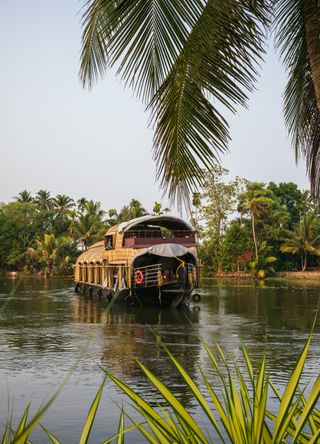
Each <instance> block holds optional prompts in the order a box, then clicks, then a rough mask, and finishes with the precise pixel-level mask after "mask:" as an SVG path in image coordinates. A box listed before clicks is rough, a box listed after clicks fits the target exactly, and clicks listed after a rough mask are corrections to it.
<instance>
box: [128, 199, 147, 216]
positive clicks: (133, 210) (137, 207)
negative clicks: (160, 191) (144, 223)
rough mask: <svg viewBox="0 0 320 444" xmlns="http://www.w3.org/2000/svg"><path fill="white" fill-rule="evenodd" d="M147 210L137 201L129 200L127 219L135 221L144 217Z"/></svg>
mask: <svg viewBox="0 0 320 444" xmlns="http://www.w3.org/2000/svg"><path fill="white" fill-rule="evenodd" d="M146 214H147V210H146V209H145V208H143V206H142V203H141V202H140V201H139V200H138V199H131V200H130V202H129V218H130V219H136V218H137V217H141V216H145V215H146Z"/></svg>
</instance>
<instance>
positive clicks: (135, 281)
mask: <svg viewBox="0 0 320 444" xmlns="http://www.w3.org/2000/svg"><path fill="white" fill-rule="evenodd" d="M160 275H161V276H162V267H161V264H154V265H146V266H145V267H137V268H134V269H133V273H132V277H131V284H132V287H133V288H145V287H157V286H159V284H160V283H161V282H160V279H161V278H160Z"/></svg>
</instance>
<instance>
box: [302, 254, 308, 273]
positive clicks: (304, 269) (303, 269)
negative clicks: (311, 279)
mask: <svg viewBox="0 0 320 444" xmlns="http://www.w3.org/2000/svg"><path fill="white" fill-rule="evenodd" d="M307 254H308V253H307V252H306V251H305V252H304V253H303V267H302V271H306V268H307Z"/></svg>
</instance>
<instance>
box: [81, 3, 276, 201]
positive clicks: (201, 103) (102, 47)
mask: <svg viewBox="0 0 320 444" xmlns="http://www.w3.org/2000/svg"><path fill="white" fill-rule="evenodd" d="M266 2H267V0H256V1H254V2H253V1H250V0H238V1H235V0H224V1H223V2H222V1H220V0H207V1H202V0H193V1H189V2H187V1H176V0H165V1H164V0H135V1H125V2H124V1H120V2H119V1H118V0H109V1H105V0H88V2H87V3H86V6H85V11H84V14H83V45H82V54H81V67H80V77H81V79H82V82H83V84H84V85H85V86H89V87H91V86H92V84H93V83H94V81H95V80H96V79H97V78H98V77H99V76H100V75H101V76H103V75H104V73H105V71H106V69H108V68H110V67H112V66H114V65H115V64H118V74H119V75H120V76H121V78H122V79H123V80H124V82H125V83H126V84H129V85H130V86H131V87H132V88H133V90H134V92H135V93H136V94H137V96H138V97H140V98H141V100H142V101H143V102H144V103H145V104H146V105H147V108H148V110H149V111H150V113H151V121H152V122H153V124H154V126H155V134H154V146H153V149H154V158H155V161H156V164H157V178H158V179H159V178H160V179H161V185H162V187H163V188H164V190H165V191H167V192H168V194H169V197H170V198H172V199H174V198H178V203H179V202H180V203H181V198H184V199H186V200H187V201H189V195H190V192H192V191H193V189H194V188H195V187H197V186H198V184H199V183H200V184H202V183H203V182H204V179H205V177H204V171H203V166H205V167H208V168H210V167H212V166H213V165H214V164H215V163H216V162H217V161H218V159H219V154H220V153H221V152H225V151H226V150H227V146H228V141H229V138H230V136H229V127H228V124H227V122H226V120H225V117H224V116H223V112H224V111H223V110H225V111H232V112H235V110H236V106H237V105H239V104H240V105H245V104H246V103H247V93H248V92H250V91H252V89H253V83H254V80H255V77H256V74H257V66H258V62H259V61H260V58H261V56H262V54H263V52H264V50H263V40H264V34H265V28H264V27H265V25H266V24H267V23H268V18H267V16H268V13H269V10H268V8H266Z"/></svg>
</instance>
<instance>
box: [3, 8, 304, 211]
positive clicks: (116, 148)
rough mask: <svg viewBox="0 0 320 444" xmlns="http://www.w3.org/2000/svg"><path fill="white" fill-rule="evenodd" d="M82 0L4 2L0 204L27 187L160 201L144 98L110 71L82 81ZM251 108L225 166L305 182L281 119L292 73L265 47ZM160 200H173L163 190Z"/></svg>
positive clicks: (238, 118) (109, 199) (113, 200)
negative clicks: (91, 83)
mask: <svg viewBox="0 0 320 444" xmlns="http://www.w3.org/2000/svg"><path fill="white" fill-rule="evenodd" d="M82 5H83V3H81V2H78V1H75V0H68V1H66V0H55V1H52V0H29V1H28V2H26V1H25V0H16V1H15V2H8V1H5V0H0V54H1V69H0V150H1V151H0V152H1V158H0V159H1V164H0V165H1V170H0V202H8V201H10V200H11V199H12V198H13V196H16V195H17V194H18V193H19V192H20V191H22V190H25V189H26V190H28V191H30V192H32V194H35V193H36V192H37V191H38V190H40V189H46V190H49V191H51V194H52V195H53V196H55V195H56V194H67V195H69V196H71V197H73V198H74V199H79V198H80V197H86V198H88V199H93V200H95V201H100V202H101V203H102V207H103V208H104V209H105V210H107V209H110V208H117V209H119V208H121V207H122V206H123V205H125V204H127V203H128V202H129V200H130V199H131V198H135V199H139V200H140V201H141V202H142V203H143V205H144V206H145V207H146V208H147V210H149V211H151V210H152V207H153V203H154V202H155V201H156V200H158V201H161V199H162V191H161V190H160V189H159V183H157V182H156V181H155V165H154V162H153V160H152V131H151V129H148V114H147V113H146V112H145V111H144V107H143V105H142V104H141V103H140V102H139V101H138V100H137V99H136V98H135V97H133V95H132V92H131V91H130V90H129V89H125V88H124V86H123V85H122V84H121V83H120V81H119V80H118V79H116V78H115V76H114V73H112V72H108V73H107V75H106V77H105V78H104V79H103V80H101V81H100V82H99V83H98V84H97V85H96V86H95V87H94V88H93V89H92V90H91V91H88V90H84V89H83V88H82V85H81V84H80V82H79V79H78V71H79V57H80V49H81V13H80V9H81V6H82ZM265 60H266V62H265V64H264V65H263V69H262V73H261V77H260V79H259V81H258V83H257V85H256V86H257V90H256V91H255V92H254V93H253V94H252V95H251V98H250V101H249V104H248V110H245V109H240V110H239V112H238V113H237V114H236V115H233V116H231V117H230V118H229V123H230V127H231V137H232V141H231V143H230V152H229V153H228V154H226V155H224V156H222V157H221V163H222V166H223V167H225V168H227V169H229V171H230V179H231V178H233V177H235V176H240V177H245V178H247V179H250V180H254V181H262V182H269V181H274V182H287V181H292V182H295V183H297V184H298V186H299V187H300V188H308V186H309V184H308V180H307V178H306V174H305V164H304V161H303V160H300V162H299V164H298V166H297V165H296V163H295V154H294V152H293V150H292V148H291V147H290V139H289V137H288V135H287V131H286V129H285V126H284V123H283V118H282V91H283V88H284V84H285V78H286V77H285V74H284V72H283V69H282V67H281V65H280V63H279V62H278V57H277V56H276V55H275V54H274V52H273V50H272V48H270V50H268V53H267V55H266V58H265ZM162 202H163V205H164V206H167V204H168V202H167V200H166V199H165V198H164V199H163V200H162Z"/></svg>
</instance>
